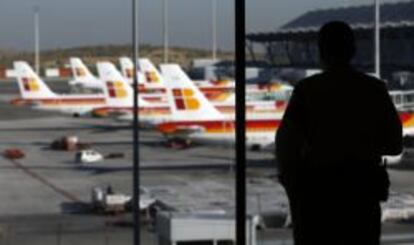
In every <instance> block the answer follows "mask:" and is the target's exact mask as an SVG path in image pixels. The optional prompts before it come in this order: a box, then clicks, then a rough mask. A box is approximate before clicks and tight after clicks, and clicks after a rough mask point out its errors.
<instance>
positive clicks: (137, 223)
mask: <svg viewBox="0 0 414 245" xmlns="http://www.w3.org/2000/svg"><path fill="white" fill-rule="evenodd" d="M132 49H133V55H132V56H133V72H132V74H133V87H134V110H133V115H134V120H133V122H134V123H133V127H132V128H133V178H132V179H133V181H132V185H133V187H132V190H133V194H132V212H133V227H134V228H133V231H134V234H133V242H134V243H133V244H134V245H140V244H141V234H140V227H141V219H140V204H139V203H140V191H139V186H140V176H139V175H140V173H139V147H138V143H139V142H138V139H139V131H138V122H139V118H138V116H139V115H138V111H139V110H138V106H139V105H138V92H139V91H138V74H137V71H138V69H137V63H138V57H139V43H138V0H132Z"/></svg>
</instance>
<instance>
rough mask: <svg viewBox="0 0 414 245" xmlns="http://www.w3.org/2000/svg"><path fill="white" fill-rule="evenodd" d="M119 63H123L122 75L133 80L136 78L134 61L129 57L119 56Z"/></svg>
mask: <svg viewBox="0 0 414 245" xmlns="http://www.w3.org/2000/svg"><path fill="white" fill-rule="evenodd" d="M119 64H120V65H121V73H122V76H124V77H126V78H127V79H128V80H132V79H133V78H134V63H132V60H131V59H130V58H129V57H126V56H123V57H121V58H119Z"/></svg>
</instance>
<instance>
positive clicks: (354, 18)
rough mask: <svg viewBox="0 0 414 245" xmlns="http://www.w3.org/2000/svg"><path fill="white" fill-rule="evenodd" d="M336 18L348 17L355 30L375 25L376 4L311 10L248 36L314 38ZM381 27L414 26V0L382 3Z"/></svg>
mask: <svg viewBox="0 0 414 245" xmlns="http://www.w3.org/2000/svg"><path fill="white" fill-rule="evenodd" d="M332 20H340V21H345V22H347V23H349V24H350V25H351V26H352V28H353V29H354V30H355V31H363V30H367V29H372V28H373V20H374V8H373V6H372V5H364V6H353V7H343V8H334V9H322V10H314V11H309V12H307V13H305V14H303V15H301V16H299V17H298V18H296V19H294V20H292V21H290V22H288V23H287V24H285V25H283V26H282V27H281V28H279V29H278V30H277V31H274V32H266V33H251V34H248V35H247V38H248V39H249V40H250V41H255V42H264V41H278V40H285V39H286V38H289V39H292V38H294V37H295V36H297V35H300V36H301V38H306V35H310V36H311V37H312V38H313V36H314V35H315V34H316V33H317V31H318V30H319V28H320V27H321V26H322V25H323V24H324V23H326V22H328V21H332ZM381 27H382V28H383V29H396V28H398V29H399V28H406V27H414V1H404V2H397V3H386V4H382V5H381Z"/></svg>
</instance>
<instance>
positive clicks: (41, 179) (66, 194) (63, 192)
mask: <svg viewBox="0 0 414 245" xmlns="http://www.w3.org/2000/svg"><path fill="white" fill-rule="evenodd" d="M8 160H9V161H10V162H11V163H13V165H14V166H15V167H16V168H18V169H20V170H22V171H23V172H24V173H26V174H27V175H28V176H30V177H32V178H33V179H36V180H38V181H39V182H41V183H42V184H44V185H46V186H47V187H49V188H51V189H52V190H53V191H55V192H56V193H58V194H60V195H62V196H63V197H65V198H66V199H68V200H70V201H72V202H77V203H82V201H81V200H80V199H79V198H77V197H76V196H75V195H73V194H72V193H70V192H68V191H66V190H64V189H62V188H60V187H58V186H56V185H55V184H53V183H52V182H50V181H49V180H47V179H46V178H44V177H42V176H41V175H39V174H37V173H36V172H34V171H32V170H30V169H29V168H27V167H25V166H24V165H23V164H21V163H19V162H18V161H16V160H12V159H8Z"/></svg>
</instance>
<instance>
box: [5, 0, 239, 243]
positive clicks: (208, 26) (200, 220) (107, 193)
mask: <svg viewBox="0 0 414 245" xmlns="http://www.w3.org/2000/svg"><path fill="white" fill-rule="evenodd" d="M131 2H132V1H129V0H128V1H127V0H125V1H109V0H103V1H97V0H86V1H84V0H83V1H81V0H74V1H70V2H69V1H66V2H60V1H52V0H38V1H26V0H17V1H15V0H13V1H12V0H5V1H2V2H1V4H0V20H1V22H0V30H1V32H2V33H3V34H2V35H0V36H1V37H0V81H1V83H0V87H1V88H0V112H1V114H2V115H3V117H1V119H2V120H1V122H0V131H1V137H0V138H1V139H0V143H1V145H2V147H1V149H0V150H1V151H2V153H3V151H4V157H1V158H0V164H1V168H2V170H3V171H2V172H1V173H0V182H1V183H2V187H1V191H0V196H1V197H2V204H1V205H0V229H1V232H0V233H1V234H0V243H4V244H28V243H31V244H45V243H50V244H75V243H76V244H91V241H92V243H94V244H132V242H133V239H132V238H133V236H132V235H133V233H132V232H133V229H132V227H133V226H132V213H131V210H132V208H133V206H132V203H131V197H132V187H133V186H132V185H133V184H132V167H133V164H132V159H133V145H132V127H133V126H134V125H133V123H132V119H133V115H134V114H135V113H136V111H134V109H133V107H132V105H133V102H134V100H133V96H134V92H133V87H132V86H131V83H132V77H133V76H134V73H135V72H136V71H134V68H133V66H134V60H133V58H132V54H131V50H132V49H131V37H132V34H131V30H132V27H131V14H132V8H131ZM137 2H139V42H140V50H139V51H140V52H139V56H140V57H139V60H138V61H137V65H138V68H139V70H138V78H139V81H138V82H139V85H138V88H137V89H138V90H139V91H140V93H139V97H138V99H139V121H140V125H139V126H140V129H139V133H140V138H139V139H140V142H139V145H138V147H139V150H140V164H141V176H140V178H141V186H140V193H139V195H140V199H141V200H140V201H141V202H140V206H139V209H140V212H141V213H140V215H141V216H140V217H141V220H142V222H141V224H140V230H141V243H142V244H172V243H177V244H181V243H182V244H232V243H234V240H235V234H234V232H235V231H234V230H235V228H234V227H235V222H234V220H235V217H234V209H235V204H234V203H235V202H234V198H235V194H234V186H235V183H234V141H235V139H234V138H235V137H234V108H235V101H234V77H233V74H234V68H233V61H234V44H233V43H234V38H233V37H234V22H233V19H234V14H233V12H234V10H233V9H234V5H233V2H232V1H215V0H211V1H201V0H200V1H194V0H178V1H169V0H166V1H164V0H156V1H154V0H140V1H137ZM35 13H36V14H35ZM164 23H165V24H164ZM35 25H36V27H35ZM213 26H214V28H213ZM34 29H36V30H38V31H39V32H38V33H36V31H34ZM163 30H164V31H165V33H166V34H167V35H166V36H165V35H164V34H163ZM35 33H36V34H38V35H37V36H36V39H37V38H38V37H39V39H38V40H39V44H40V56H39V58H40V64H39V71H37V67H38V66H37V62H36V61H35V58H34V57H35V54H34V52H33V47H34V46H35V43H34V40H35V36H34V35H33V34H35ZM214 33H215V34H214ZM164 44H167V46H166V48H167V51H168V52H167V53H166V52H165V49H164ZM213 47H214V51H213ZM16 61H20V62H16ZM166 63H170V65H167V64H166ZM18 84H19V85H18ZM9 101H12V103H11V104H10V103H9Z"/></svg>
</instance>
